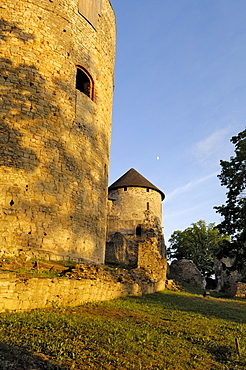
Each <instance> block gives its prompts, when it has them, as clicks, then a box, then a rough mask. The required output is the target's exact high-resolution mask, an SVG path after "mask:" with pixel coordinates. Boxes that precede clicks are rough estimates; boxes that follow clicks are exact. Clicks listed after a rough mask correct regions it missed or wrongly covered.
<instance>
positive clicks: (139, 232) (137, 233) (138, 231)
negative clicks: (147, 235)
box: [136, 225, 142, 236]
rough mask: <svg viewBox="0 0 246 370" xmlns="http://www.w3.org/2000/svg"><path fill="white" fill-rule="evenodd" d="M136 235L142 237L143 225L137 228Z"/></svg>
mask: <svg viewBox="0 0 246 370" xmlns="http://www.w3.org/2000/svg"><path fill="white" fill-rule="evenodd" d="M136 235H137V236H141V235H142V227H141V225H138V226H137V227H136Z"/></svg>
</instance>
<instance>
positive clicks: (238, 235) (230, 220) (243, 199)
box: [215, 129, 246, 275]
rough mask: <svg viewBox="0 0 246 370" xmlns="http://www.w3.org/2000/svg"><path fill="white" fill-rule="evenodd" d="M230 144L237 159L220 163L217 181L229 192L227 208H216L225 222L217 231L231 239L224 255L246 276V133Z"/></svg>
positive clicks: (234, 138) (235, 138) (224, 206)
mask: <svg viewBox="0 0 246 370" xmlns="http://www.w3.org/2000/svg"><path fill="white" fill-rule="evenodd" d="M231 142H232V143H233V144H234V145H235V156H234V157H231V158H230V161H223V160H222V161H220V165H221V167H222V170H221V174H220V175H218V177H219V179H220V180H221V185H223V186H226V187H227V189H228V192H227V193H226V195H227V200H226V204H223V205H222V206H220V207H215V209H216V212H218V213H220V214H221V216H222V217H223V218H224V219H223V221H222V222H221V223H220V224H219V225H218V226H217V227H218V228H219V230H220V231H221V232H222V233H225V232H226V233H228V234H229V235H231V241H230V242H228V243H225V245H224V248H223V249H222V251H221V252H222V255H224V256H228V257H234V259H235V263H234V268H235V269H238V270H239V271H240V272H244V271H245V273H246V129H245V130H244V131H242V132H240V133H239V134H238V135H237V136H233V137H232V138H231ZM245 273H244V275H246V274H245Z"/></svg>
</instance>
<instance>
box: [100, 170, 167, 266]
mask: <svg viewBox="0 0 246 370" xmlns="http://www.w3.org/2000/svg"><path fill="white" fill-rule="evenodd" d="M164 198H165V194H164V193H163V192H162V191H161V190H160V189H158V188H157V187H156V186H155V185H153V184H152V183H151V182H150V181H148V180H147V179H146V178H145V177H143V176H142V175H141V174H140V173H139V172H137V171H136V170H135V169H133V168H132V169H130V170H129V171H128V172H126V173H125V174H124V175H123V176H122V177H120V178H119V179H118V180H117V181H115V182H114V183H113V184H112V185H110V187H109V211H108V230H107V240H108V243H107V251H106V259H107V260H109V261H110V260H118V261H119V262H124V263H127V264H132V265H134V264H135V265H136V264H137V260H138V252H139V251H138V245H139V243H140V242H142V241H143V240H146V238H148V237H150V238H151V237H155V238H156V239H157V242H158V249H159V252H160V255H161V256H162V257H164V256H165V246H164V237H163V233H162V201H163V200H164Z"/></svg>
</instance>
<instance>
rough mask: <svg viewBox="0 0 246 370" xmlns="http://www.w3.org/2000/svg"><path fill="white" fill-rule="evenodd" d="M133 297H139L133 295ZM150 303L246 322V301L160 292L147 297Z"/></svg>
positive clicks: (147, 301)
mask: <svg viewBox="0 0 246 370" xmlns="http://www.w3.org/2000/svg"><path fill="white" fill-rule="evenodd" d="M132 299H137V298H135V297H132ZM141 299H142V300H146V303H147V304H148V305H149V304H151V303H153V304H155V305H156V304H157V303H159V304H161V305H163V307H165V308H170V309H176V310H179V311H184V312H188V313H191V312H194V313H197V314H201V315H204V316H206V317H214V318H217V319H223V320H227V321H232V322H237V323H243V324H245V323H246V302H245V303H244V302H240V301H236V300H235V301H232V300H225V299H219V298H217V299H216V298H204V297H202V296H201V297H200V296H195V295H194V296H190V295H187V294H183V293H180V292H166V291H164V292H159V293H154V294H150V295H146V296H145V297H141Z"/></svg>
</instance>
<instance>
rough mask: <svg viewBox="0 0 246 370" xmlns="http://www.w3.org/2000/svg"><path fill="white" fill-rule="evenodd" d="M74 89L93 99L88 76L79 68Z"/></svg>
mask: <svg viewBox="0 0 246 370" xmlns="http://www.w3.org/2000/svg"><path fill="white" fill-rule="evenodd" d="M76 89H77V90H79V91H81V92H82V93H84V94H85V95H87V96H88V97H89V98H91V99H92V98H93V84H92V80H91V79H90V77H89V75H88V74H87V73H86V72H85V71H84V70H83V69H81V68H77V75H76Z"/></svg>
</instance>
